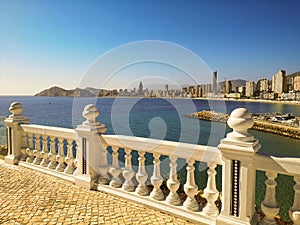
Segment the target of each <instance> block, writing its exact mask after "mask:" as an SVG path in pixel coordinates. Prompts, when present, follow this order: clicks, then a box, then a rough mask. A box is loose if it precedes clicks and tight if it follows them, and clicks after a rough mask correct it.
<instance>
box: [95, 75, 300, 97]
mask: <svg viewBox="0 0 300 225" xmlns="http://www.w3.org/2000/svg"><path fill="white" fill-rule="evenodd" d="M99 96H125V97H151V98H152V97H190V98H199V97H200V98H202V97H203V98H236V99H238V98H243V97H247V98H258V99H271V100H272V99H277V100H297V101H300V72H295V73H292V74H289V75H286V71H285V70H279V71H278V72H277V73H276V74H274V75H273V76H272V80H269V79H267V78H261V79H259V80H257V82H256V83H255V81H245V80H241V79H238V80H226V79H225V81H223V82H219V83H217V71H214V72H213V73H212V83H206V84H197V85H190V86H186V87H182V88H181V89H172V88H170V86H169V84H164V85H161V89H159V90H151V89H147V88H144V84H143V83H142V81H141V82H140V83H139V85H138V86H137V87H134V88H133V89H132V90H128V89H119V90H118V91H117V90H101V92H100V94H99Z"/></svg>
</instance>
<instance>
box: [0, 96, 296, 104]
mask: <svg viewBox="0 0 300 225" xmlns="http://www.w3.org/2000/svg"><path fill="white" fill-rule="evenodd" d="M0 97H38V98H39V97H49V98H57V97H58V98H148V99H156V98H161V99H190V100H206V101H225V102H228V101H231V102H261V103H268V104H284V105H299V106H300V101H280V100H268V99H234V98H203V97H197V98H189V97H142V96H136V97H134V96H107V97H73V96H35V95H0Z"/></svg>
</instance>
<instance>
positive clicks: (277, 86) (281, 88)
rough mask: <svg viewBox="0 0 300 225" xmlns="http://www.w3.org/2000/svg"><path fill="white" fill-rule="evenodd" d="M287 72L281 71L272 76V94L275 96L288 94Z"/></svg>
mask: <svg viewBox="0 0 300 225" xmlns="http://www.w3.org/2000/svg"><path fill="white" fill-rule="evenodd" d="M285 75H286V72H285V70H279V71H278V72H277V73H276V74H274V75H273V76H272V92H274V93H275V94H281V93H283V92H286V77H285Z"/></svg>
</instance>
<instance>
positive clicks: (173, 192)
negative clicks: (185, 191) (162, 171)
mask: <svg viewBox="0 0 300 225" xmlns="http://www.w3.org/2000/svg"><path fill="white" fill-rule="evenodd" d="M176 160H177V158H176V157H174V156H172V155H171V156H170V178H169V179H168V181H167V186H168V188H169V190H170V193H169V195H168V196H167V198H166V201H167V202H168V203H169V204H170V205H175V206H178V205H181V199H180V197H179V195H178V193H177V190H178V188H179V186H180V182H179V181H178V179H177V170H176V169H177V163H176Z"/></svg>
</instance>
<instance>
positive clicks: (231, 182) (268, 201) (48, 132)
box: [5, 103, 300, 225]
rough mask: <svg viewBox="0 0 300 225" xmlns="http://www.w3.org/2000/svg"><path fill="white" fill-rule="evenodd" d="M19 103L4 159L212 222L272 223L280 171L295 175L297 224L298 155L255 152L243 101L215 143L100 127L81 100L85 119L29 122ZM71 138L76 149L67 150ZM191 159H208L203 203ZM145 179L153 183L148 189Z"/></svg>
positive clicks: (299, 220)
mask: <svg viewBox="0 0 300 225" xmlns="http://www.w3.org/2000/svg"><path fill="white" fill-rule="evenodd" d="M22 110H23V108H22V106H21V104H20V103H13V104H12V105H11V107H10V111H11V112H12V115H11V116H9V117H8V118H7V119H6V120H5V123H6V125H7V130H8V149H9V155H8V156H6V157H5V160H6V161H7V162H8V163H11V164H17V163H19V165H20V166H26V167H29V168H31V169H36V170H39V171H41V172H46V173H49V174H51V175H54V176H58V177H61V178H62V179H66V180H69V181H71V182H73V183H75V184H76V185H78V186H81V187H85V188H88V189H92V188H97V189H98V190H101V191H107V192H109V193H112V194H117V195H120V196H123V197H125V198H128V199H131V200H134V201H137V202H143V204H149V205H151V206H152V207H156V208H159V209H160V210H162V211H164V212H167V213H173V214H176V215H179V216H181V217H185V218H187V219H189V220H191V221H195V222H200V223H201V224H212V225H214V224H227V225H229V224H230V225H239V224H253V225H254V224H256V225H257V224H275V220H274V216H276V215H277V214H278V211H279V206H278V205H277V201H276V189H275V186H276V181H275V178H276V176H277V174H285V175H289V176H292V177H294V180H295V182H296V184H295V185H294V187H293V188H294V191H295V196H294V202H293V205H292V206H290V209H289V214H290V218H291V220H292V221H293V222H294V224H298V225H299V224H300V159H299V158H288V157H274V156H268V155H261V154H259V153H257V151H258V150H259V149H260V147H261V146H260V143H259V141H258V140H256V139H255V138H254V137H253V135H251V134H249V133H248V132H247V130H248V129H249V128H251V126H252V125H253V121H252V119H251V117H250V114H249V113H248V111H247V110H246V109H237V110H234V111H233V112H232V113H231V116H230V118H229V120H228V125H229V126H230V127H231V128H232V129H233V132H231V133H229V134H227V136H226V138H224V139H223V140H221V143H220V145H219V146H218V148H216V147H211V146H202V145H193V144H187V143H181V142H171V141H164V140H155V139H150V138H141V137H129V136H123V135H104V134H103V133H104V132H105V131H106V128H105V125H103V124H101V123H99V122H98V121H96V117H97V116H98V115H99V111H98V109H97V108H96V107H95V106H94V105H88V106H86V107H85V108H84V111H83V113H82V115H83V117H84V118H85V119H86V120H85V121H84V122H83V123H82V124H81V125H79V126H77V128H76V129H75V130H73V129H65V128H58V127H49V126H41V125H34V124H28V119H27V118H25V117H24V116H22V115H21V112H22ZM40 141H41V142H40ZM75 146H76V156H75V155H74V154H73V151H74V147H75ZM108 147H112V164H111V165H109V164H108V160H107V157H108V150H107V148H108ZM119 149H124V150H125V158H124V161H122V162H121V163H122V164H123V163H125V165H124V168H120V164H119V154H120V153H119ZM132 150H136V151H137V153H138V159H136V158H134V160H135V161H136V160H138V165H135V166H137V173H135V172H134V170H133V165H132V160H133V157H137V156H133V155H134V154H132ZM146 154H152V155H153V158H154V160H153V164H152V165H150V168H153V175H152V176H151V177H149V176H148V173H147V170H148V169H147V170H146V165H145V160H146V158H145V155H146ZM161 156H164V157H165V156H167V157H168V158H169V160H170V163H169V168H168V171H169V179H168V180H167V181H166V186H167V188H168V189H169V194H168V196H164V194H163V192H162V190H161V185H162V183H163V178H162V177H163V176H162V174H161V173H162V171H161V165H163V164H162V163H161V162H162V157H161ZM25 159H26V161H24V160H25ZM178 159H184V160H185V161H186V163H187V166H186V172H187V175H186V178H185V180H186V183H185V184H180V180H178V178H177V177H178V174H177V170H178V168H177V161H178ZM195 162H205V163H207V165H208V170H207V174H208V178H207V180H206V188H205V189H204V195H203V196H204V197H205V198H206V200H207V204H206V205H205V206H202V205H201V206H200V205H199V203H198V202H197V200H196V198H195V195H196V194H197V192H198V186H197V185H196V180H195V172H196V170H195V167H194V163H195ZM218 165H219V166H222V209H221V212H219V209H218V207H217V206H216V204H215V202H216V200H217V199H218V196H219V192H218V190H217V188H216V174H217V172H216V167H217V166H218ZM257 170H259V171H266V175H267V178H268V179H267V181H266V193H265V199H264V201H263V202H262V203H261V206H262V210H263V213H264V214H265V216H264V218H263V219H262V220H260V219H259V216H258V215H257V213H256V211H255V204H254V203H255V181H256V171H257ZM148 171H149V170H148ZM134 178H136V181H137V183H136V181H135V179H134ZM200 179H205V178H202V177H201V178H200ZM149 185H152V186H153V190H152V192H151V193H150V195H149V187H148V186H149ZM180 185H183V189H184V192H185V194H186V196H187V197H186V200H185V201H184V202H183V203H182V201H181V199H180V197H179V195H178V193H177V192H178V190H179V187H180ZM120 187H122V188H120ZM203 196H202V197H203ZM165 197H166V198H165Z"/></svg>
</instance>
